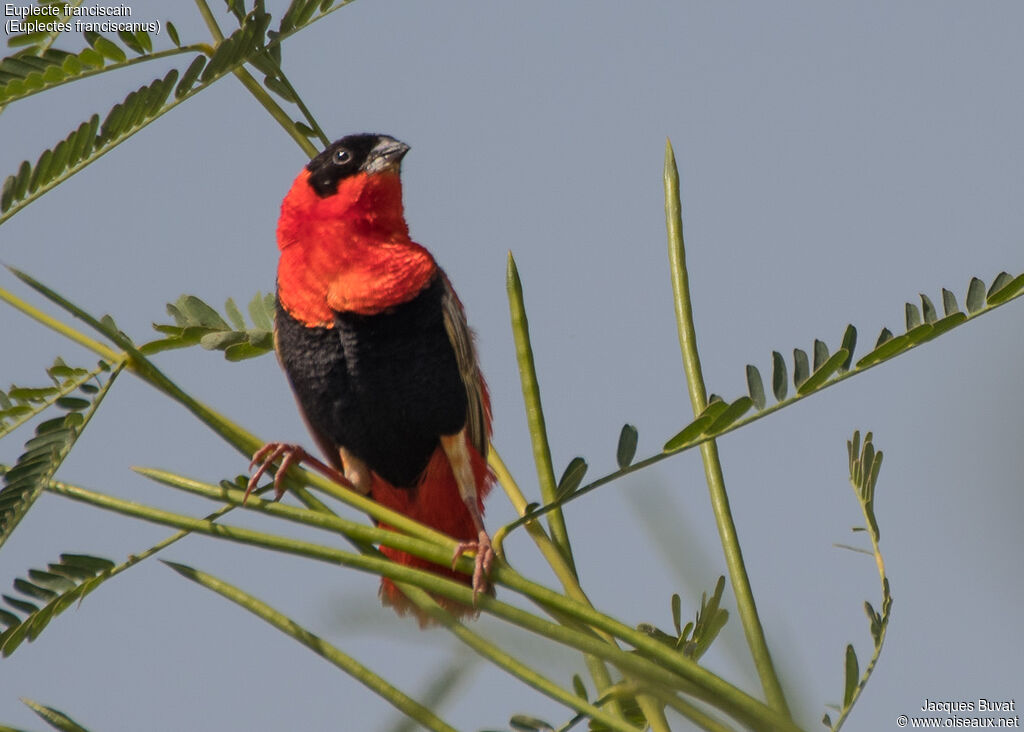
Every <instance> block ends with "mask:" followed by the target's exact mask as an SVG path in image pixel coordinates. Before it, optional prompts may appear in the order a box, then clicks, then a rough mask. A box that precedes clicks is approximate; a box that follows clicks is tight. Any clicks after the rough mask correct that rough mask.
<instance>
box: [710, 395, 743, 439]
mask: <svg viewBox="0 0 1024 732" xmlns="http://www.w3.org/2000/svg"><path fill="white" fill-rule="evenodd" d="M753 405H754V402H753V400H752V399H751V398H750V397H748V396H741V397H740V398H739V399H737V400H736V401H734V402H733V403H732V404H730V405H729V406H728V407H726V408H725V409H723V410H722V412H721V414H720V415H719V416H718V417H717V418H716V419H715V421H714V422H712V423H711V426H710V427H708V429H707V432H708V433H709V434H718V433H719V432H722V431H724V430H725V429H726V428H727V427H729V425H731V424H732V423H733V422H735V421H736V420H737V419H739V418H740V417H742V416H743V415H744V414H746V413H747V412H748V411H749V410H750V408H751V407H752V406H753Z"/></svg>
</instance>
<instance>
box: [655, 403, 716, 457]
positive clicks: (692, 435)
mask: <svg viewBox="0 0 1024 732" xmlns="http://www.w3.org/2000/svg"><path fill="white" fill-rule="evenodd" d="M718 403H721V402H718ZM714 420H715V417H714V416H712V415H710V414H702V415H701V416H700V417H697V419H695V420H693V421H692V422H691V423H690V424H688V425H687V426H686V427H684V428H683V429H682V431H680V432H679V433H678V434H677V435H676V436H675V437H672V438H671V439H670V440H669V441H668V442H666V443H665V445H664V447H662V450H663V451H664V452H675V451H676V450H678V449H680V448H682V447H683V446H685V445H687V444H689V443H691V442H693V441H694V440H696V439H697V438H698V437H700V436H701V435H703V434H704V433H705V432H706V431H707V428H708V427H709V426H710V425H711V423H712V422H713V421H714Z"/></svg>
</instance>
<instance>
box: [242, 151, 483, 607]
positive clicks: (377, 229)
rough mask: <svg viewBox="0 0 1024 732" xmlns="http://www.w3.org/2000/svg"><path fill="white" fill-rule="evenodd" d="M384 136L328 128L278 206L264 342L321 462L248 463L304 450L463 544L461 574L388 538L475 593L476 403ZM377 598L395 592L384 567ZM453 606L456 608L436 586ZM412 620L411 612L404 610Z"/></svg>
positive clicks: (453, 325) (478, 394) (452, 321)
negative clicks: (271, 315) (470, 569)
mask: <svg viewBox="0 0 1024 732" xmlns="http://www.w3.org/2000/svg"><path fill="white" fill-rule="evenodd" d="M408 151H409V146H408V145H406V144H405V143H402V142H399V141H398V140H395V139H393V138H391V137H388V136H386V135H377V134H360V135H350V136H348V137H344V138H342V139H340V140H338V141H337V142H335V143H334V144H332V145H331V146H330V147H328V148H327V149H326V150H324V151H323V152H322V153H320V154H319V155H317V156H316V157H315V158H313V159H312V160H311V161H310V162H309V164H308V165H307V166H306V167H305V169H303V170H302V172H300V173H299V175H298V177H297V178H296V179H295V182H294V183H293V184H292V187H291V190H290V191H288V195H287V196H285V199H284V202H283V203H282V204H281V218H280V220H279V222H278V225H277V244H278V248H279V249H280V251H281V259H280V262H279V264H278V270H277V317H276V322H275V333H274V335H275V338H274V345H275V349H276V351H277V355H278V359H279V360H280V362H281V365H282V367H283V368H284V371H285V373H286V374H287V376H288V380H289V382H290V384H291V387H292V390H293V391H294V392H295V398H296V401H297V402H298V405H299V409H300V411H301V412H302V415H303V417H304V419H305V421H306V425H307V426H308V427H309V431H310V432H311V433H312V435H313V438H314V440H315V441H316V443H317V446H318V447H319V448H320V450H321V452H322V453H323V454H324V456H325V457H326V458H327V463H328V465H324V464H323V463H321V462H320V461H318V460H316V459H314V458H312V457H311V456H309V455H308V454H307V453H305V451H303V450H302V448H301V447H299V446H297V445H288V444H283V443H271V444H269V445H266V446H265V447H264V448H263V449H261V450H260V451H258V452H257V453H256V455H254V456H253V465H257V464H259V466H260V467H259V468H258V469H257V471H256V473H255V474H254V475H253V479H252V480H251V481H250V483H249V486H250V490H251V489H252V486H254V485H255V484H256V481H257V480H258V479H259V477H260V476H261V475H262V474H263V472H264V471H265V470H266V469H267V468H268V467H269V466H270V465H271V464H273V463H274V462H275V461H277V460H279V459H280V460H281V463H280V467H279V469H278V472H277V478H276V479H275V486H276V488H277V491H278V492H277V495H278V497H280V496H281V494H282V492H283V485H282V484H281V482H280V481H281V478H282V476H283V475H284V473H285V471H286V469H287V467H288V465H290V464H292V463H294V462H297V461H306V462H309V463H310V464H311V465H313V466H314V467H316V468H317V469H319V470H321V471H322V472H325V473H327V474H328V475H330V476H333V477H335V478H336V479H339V480H340V479H341V478H342V476H343V478H344V480H345V482H347V483H349V484H351V486H352V487H354V488H355V489H356V490H358V491H360V492H362V493H364V494H367V495H369V496H370V497H372V498H373V499H374V500H375V501H377V502H379V503H381V504H383V505H385V506H387V507H389V508H391V509H394V510H396V511H399V512H401V513H403V514H405V515H406V516H409V517H410V518H413V519H416V520H417V521H420V522H422V523H424V524H427V525H428V526H431V527H433V528H435V529H437V530H438V531H441V532H444V533H445V534H448V535H450V536H452V537H454V538H455V539H457V540H458V541H459V542H460V544H459V547H458V549H457V550H456V552H455V556H454V557H453V560H452V562H453V564H454V562H455V560H456V559H458V557H459V556H460V555H461V554H462V553H463V552H465V551H475V552H476V564H475V571H474V573H473V577H472V580H470V578H468V577H467V576H466V575H463V574H460V573H457V572H454V571H453V570H452V569H450V568H448V567H442V566H440V565H436V564H433V563H431V562H428V561H426V560H424V559H420V558H418V557H414V556H411V555H409V554H406V553H405V552H401V551H398V550H395V549H390V548H388V547H381V551H382V552H383V553H384V554H385V555H387V556H388V557H390V558H391V559H393V560H394V561H396V562H400V563H402V564H405V565H408V566H412V567H420V568H425V569H429V570H431V571H433V572H436V573H438V574H441V575H445V576H449V577H453V578H457V579H459V580H461V581H463V582H466V583H467V584H469V583H470V582H472V586H473V590H474V597H475V596H476V593H478V592H480V591H489V589H490V588H489V583H488V574H489V572H490V566H491V562H492V561H493V557H494V552H493V549H492V548H491V541H490V538H489V537H488V535H487V532H486V530H485V529H484V524H483V511H484V508H483V499H484V496H486V495H487V492H488V491H489V490H490V488H491V483H492V481H493V477H492V475H491V473H490V471H489V470H488V468H487V448H488V439H489V437H490V433H491V409H490V402H489V399H488V395H487V386H486V384H485V383H484V379H483V376H482V375H481V373H480V365H479V362H478V360H477V355H476V348H475V346H474V343H473V334H472V332H471V331H470V329H469V326H468V325H467V324H466V315H465V312H464V311H463V308H462V303H461V302H460V301H459V298H458V297H457V296H456V294H455V291H454V290H453V289H452V286H451V283H450V282H449V281H448V277H447V276H446V275H445V273H444V271H443V270H442V269H441V268H440V267H438V265H437V262H435V261H434V258H433V257H432V256H431V254H430V252H428V251H427V250H426V249H424V248H423V247H422V246H420V245H419V244H417V243H416V242H414V241H412V239H410V238H409V227H408V225H407V224H406V222H405V216H404V213H403V208H402V182H401V179H400V177H399V173H400V168H401V163H402V158H403V157H404V156H405V154H406V153H407V152H408ZM381 598H382V600H383V602H384V604H386V605H391V606H393V607H395V608H396V609H397V610H398V611H399V612H400V613H402V614H405V613H406V612H408V611H410V610H413V611H415V608H413V607H412V605H411V603H410V602H409V601H408V599H407V598H406V597H405V596H404V595H403V594H402V593H401V591H400V590H399V589H398V588H397V587H396V586H395V585H394V584H393V583H392V582H391V581H390V580H388V579H386V578H385V579H382V581H381ZM439 601H441V602H442V604H443V605H445V606H446V607H447V608H448V609H450V610H452V611H453V612H455V613H457V614H459V615H467V614H471V613H472V612H473V610H472V608H470V607H467V606H464V605H460V604H458V603H454V602H451V601H448V600H445V599H443V598H439ZM417 615H418V617H419V619H420V622H421V624H422V623H424V622H425V621H426V619H425V617H424V616H423V615H422V614H420V613H417Z"/></svg>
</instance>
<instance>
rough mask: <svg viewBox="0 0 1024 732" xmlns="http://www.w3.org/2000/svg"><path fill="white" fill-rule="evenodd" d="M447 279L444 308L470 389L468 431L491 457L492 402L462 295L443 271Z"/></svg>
mask: <svg viewBox="0 0 1024 732" xmlns="http://www.w3.org/2000/svg"><path fill="white" fill-rule="evenodd" d="M441 279H442V281H443V282H444V296H443V297H442V299H441V307H442V308H443V310H444V327H445V330H446V331H447V332H448V340H450V341H451V343H452V348H453V349H454V351H455V360H456V362H457V363H458V365H459V376H460V377H461V379H462V384H463V386H465V388H466V404H467V407H466V431H467V432H468V433H469V438H470V440H471V441H472V443H473V446H474V447H475V448H476V449H477V451H478V452H479V453H480V455H481V456H483V457H487V444H488V438H489V437H490V431H491V415H490V411H491V410H490V404H489V402H488V397H487V387H486V386H485V384H484V380H483V376H482V375H481V374H480V364H479V362H478V361H477V357H476V347H475V346H474V345H473V333H472V331H471V330H470V329H469V324H468V323H467V322H466V313H465V311H464V310H463V309H462V303H461V302H459V297H458V295H456V294H455V290H453V289H452V285H451V283H450V282H449V281H448V276H447V275H446V274H445V273H444V272H441Z"/></svg>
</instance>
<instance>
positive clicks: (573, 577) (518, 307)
mask: <svg viewBox="0 0 1024 732" xmlns="http://www.w3.org/2000/svg"><path fill="white" fill-rule="evenodd" d="M506 289H507V290H508V302H509V312H510V314H511V320H512V335H513V340H514V341H515V346H516V361H517V362H518V364H519V380H520V383H521V386H522V391H523V404H524V406H525V408H526V420H527V424H528V425H529V429H530V441H531V443H532V445H533V460H534V463H535V464H536V466H537V483H538V486H539V488H540V495H541V499H542V500H543V502H545V503H550V502H551V501H553V500H555V498H556V495H557V486H556V484H555V471H554V465H553V464H552V461H551V446H550V443H549V442H548V432H547V425H546V423H545V420H544V407H543V404H542V402H541V398H540V384H539V383H538V381H537V367H536V364H535V362H534V358H533V345H532V344H531V342H530V323H529V320H528V319H527V317H526V303H525V300H524V297H523V283H522V280H521V279H520V277H519V270H518V268H517V267H516V261H515V258H514V257H513V256H512V252H509V253H508V270H507V274H506ZM506 474H507V471H506ZM548 526H549V528H550V530H551V540H553V542H554V546H555V547H556V548H557V550H558V553H560V554H561V555H562V557H561V560H558V559H555V558H554V557H551V560H554V561H551V560H549V562H550V563H551V567H552V569H554V570H555V573H556V574H557V575H558V577H559V580H560V581H561V582H562V586H563V587H565V589H566V591H567V592H568V593H569V595H570V596H572V597H574V599H576V600H579V601H581V602H584V603H586V604H588V605H589V604H590V601H589V600H588V599H587V597H586V595H585V594H584V593H583V590H582V589H581V588H580V585H579V580H578V578H577V574H576V562H575V560H574V559H573V556H572V544H571V543H570V541H569V531H568V529H567V528H566V525H565V516H563V514H562V511H561V510H560V509H559V510H556V511H552V512H551V513H550V514H548ZM538 528H539V527H538ZM535 539H536V536H535ZM499 546H500V545H499ZM538 546H540V547H541V551H542V552H547V554H550V550H549V546H550V545H549V544H545V545H544V546H542V545H541V544H538ZM608 641H609V642H611V643H614V639H611V638H609V639H608ZM584 660H585V662H586V664H587V670H588V671H589V672H590V675H591V678H593V679H594V684H595V685H596V687H597V690H598V693H604V691H605V690H606V689H608V688H609V687H610V686H611V685H612V683H613V682H612V678H611V675H610V674H609V673H608V669H607V668H606V667H605V665H604V664H603V663H601V661H600V660H599V659H597V658H595V657H592V656H587V657H585V659H584ZM610 709H611V710H612V712H613V713H615V714H618V715H622V707H621V705H620V704H619V702H618V700H617V699H613V700H612V702H611V704H610Z"/></svg>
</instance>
